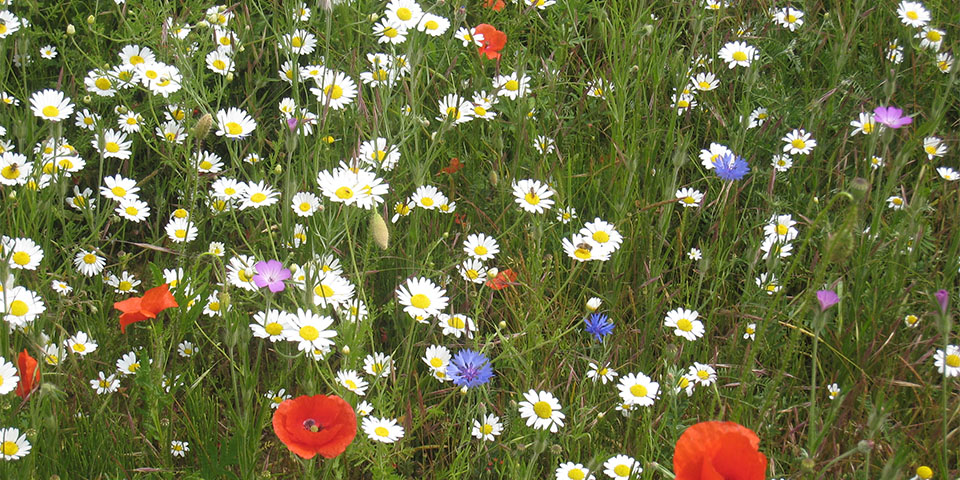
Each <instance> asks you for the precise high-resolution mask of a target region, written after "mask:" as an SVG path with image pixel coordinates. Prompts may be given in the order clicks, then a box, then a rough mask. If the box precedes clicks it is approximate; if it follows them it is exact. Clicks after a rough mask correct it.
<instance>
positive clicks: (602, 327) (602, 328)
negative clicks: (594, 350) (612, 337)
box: [583, 313, 615, 342]
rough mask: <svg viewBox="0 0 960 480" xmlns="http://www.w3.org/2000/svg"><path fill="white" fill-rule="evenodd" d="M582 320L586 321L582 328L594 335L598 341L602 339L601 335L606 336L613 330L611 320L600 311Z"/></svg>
mask: <svg viewBox="0 0 960 480" xmlns="http://www.w3.org/2000/svg"><path fill="white" fill-rule="evenodd" d="M583 321H584V322H586V323H587V326H586V327H585V328H584V330H586V331H587V333H589V334H591V335H593V336H594V337H597V341H600V342H602V341H603V337H606V336H607V335H609V334H610V332H612V331H613V327H614V326H615V325H614V324H613V322H611V321H610V320H609V319H608V317H607V316H606V315H604V314H602V313H592V314H590V316H588V317H587V318H584V319H583Z"/></svg>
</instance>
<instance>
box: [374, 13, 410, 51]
mask: <svg viewBox="0 0 960 480" xmlns="http://www.w3.org/2000/svg"><path fill="white" fill-rule="evenodd" d="M408 31H409V29H408V28H407V27H406V26H405V25H404V24H402V23H400V22H397V21H396V20H392V19H389V18H384V19H382V20H380V21H379V22H378V23H376V24H375V25H374V26H373V34H374V35H376V36H377V43H389V44H390V45H400V44H401V43H403V42H405V41H406V40H407V32H408Z"/></svg>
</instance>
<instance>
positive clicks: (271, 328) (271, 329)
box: [263, 322, 283, 336]
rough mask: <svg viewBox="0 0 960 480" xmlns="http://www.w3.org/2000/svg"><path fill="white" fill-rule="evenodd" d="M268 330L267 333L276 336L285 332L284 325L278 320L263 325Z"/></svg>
mask: <svg viewBox="0 0 960 480" xmlns="http://www.w3.org/2000/svg"><path fill="white" fill-rule="evenodd" d="M263 329H264V330H266V331H267V334H269V335H271V336H274V335H280V334H281V333H282V332H283V325H280V324H279V323H277V322H270V323H268V324H266V325H264V327H263Z"/></svg>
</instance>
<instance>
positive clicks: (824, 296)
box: [817, 290, 840, 312]
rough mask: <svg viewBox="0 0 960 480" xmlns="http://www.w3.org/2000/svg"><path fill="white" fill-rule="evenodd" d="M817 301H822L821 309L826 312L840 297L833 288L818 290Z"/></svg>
mask: <svg viewBox="0 0 960 480" xmlns="http://www.w3.org/2000/svg"><path fill="white" fill-rule="evenodd" d="M817 301H818V302H820V311H821V312H825V311H827V309H828V308H830V307H832V306H834V305H836V304H837V302H839V301H840V297H838V296H837V293H836V292H834V291H833V290H817Z"/></svg>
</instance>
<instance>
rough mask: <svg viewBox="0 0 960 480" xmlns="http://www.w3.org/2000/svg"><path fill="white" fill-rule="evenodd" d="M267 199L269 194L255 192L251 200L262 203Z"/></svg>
mask: <svg viewBox="0 0 960 480" xmlns="http://www.w3.org/2000/svg"><path fill="white" fill-rule="evenodd" d="M266 199H267V196H266V195H264V194H263V193H261V192H257V193H254V194H253V195H251V196H250V201H251V202H253V203H260V202H262V201H264V200H266Z"/></svg>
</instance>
